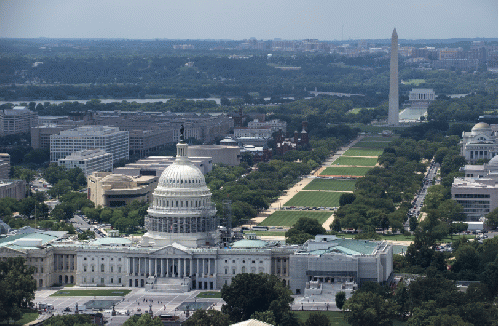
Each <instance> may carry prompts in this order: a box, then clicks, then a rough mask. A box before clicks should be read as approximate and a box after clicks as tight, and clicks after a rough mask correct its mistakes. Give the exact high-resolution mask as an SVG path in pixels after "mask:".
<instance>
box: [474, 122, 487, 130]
mask: <svg viewBox="0 0 499 326" xmlns="http://www.w3.org/2000/svg"><path fill="white" fill-rule="evenodd" d="M479 130H480V131H481V130H490V126H489V125H488V124H486V123H485V122H479V123H477V124H476V125H475V126H474V127H473V128H471V131H479Z"/></svg>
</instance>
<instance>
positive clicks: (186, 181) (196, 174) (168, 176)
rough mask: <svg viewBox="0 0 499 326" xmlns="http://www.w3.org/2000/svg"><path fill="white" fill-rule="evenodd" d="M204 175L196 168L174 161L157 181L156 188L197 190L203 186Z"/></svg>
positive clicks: (189, 164)
mask: <svg viewBox="0 0 499 326" xmlns="http://www.w3.org/2000/svg"><path fill="white" fill-rule="evenodd" d="M205 185H206V183H205V180H204V175H203V173H202V172H201V170H199V169H198V168H197V167H196V166H194V165H193V164H191V163H190V162H189V163H187V164H186V163H182V164H179V162H177V161H175V163H173V164H172V165H170V166H169V167H167V168H166V169H165V170H164V171H163V173H162V174H161V177H160V178H159V181H158V188H159V187H161V188H198V187H201V186H205Z"/></svg>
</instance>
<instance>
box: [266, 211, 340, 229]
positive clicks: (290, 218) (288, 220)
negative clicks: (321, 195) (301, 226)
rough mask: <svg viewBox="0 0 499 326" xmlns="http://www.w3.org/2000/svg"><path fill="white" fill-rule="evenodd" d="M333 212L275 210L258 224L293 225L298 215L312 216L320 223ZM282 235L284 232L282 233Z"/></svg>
mask: <svg viewBox="0 0 499 326" xmlns="http://www.w3.org/2000/svg"><path fill="white" fill-rule="evenodd" d="M332 213H333V212H324V211H323V212H320V211H319V212H311V211H285V210H283V211H276V212H274V213H272V215H270V216H269V217H267V218H266V219H265V220H264V221H263V222H262V223H260V224H259V225H262V226H290V227H291V226H293V225H295V223H296V222H297V221H298V219H299V218H300V217H309V218H314V219H316V220H317V221H319V223H320V224H322V223H324V222H325V221H326V220H327V219H328V218H329V217H330V216H331V214H332ZM283 235H284V234H283Z"/></svg>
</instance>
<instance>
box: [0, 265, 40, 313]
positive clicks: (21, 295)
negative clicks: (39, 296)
mask: <svg viewBox="0 0 499 326" xmlns="http://www.w3.org/2000/svg"><path fill="white" fill-rule="evenodd" d="M25 262H26V260H25V259H24V258H22V257H15V258H10V257H9V258H7V259H6V260H1V261H0V293H2V295H0V307H1V309H0V321H8V320H9V319H14V320H18V319H19V318H21V308H28V307H29V306H30V305H31V300H33V299H34V298H35V290H36V282H35V280H34V279H33V273H34V268H33V267H30V266H27V265H26V264H25Z"/></svg>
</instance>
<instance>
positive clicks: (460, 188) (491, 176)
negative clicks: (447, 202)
mask: <svg viewBox="0 0 499 326" xmlns="http://www.w3.org/2000/svg"><path fill="white" fill-rule="evenodd" d="M464 173H465V177H464V178H454V182H453V183H452V188H451V195H452V199H454V200H455V201H457V202H458V203H459V204H460V205H461V206H463V211H464V213H465V214H466V216H467V218H468V220H470V221H478V220H479V219H480V218H481V217H484V216H485V215H487V214H488V213H489V212H491V211H493V210H494V209H495V208H497V189H498V187H497V156H495V157H494V158H493V159H492V160H490V162H489V163H487V164H483V165H466V166H465V168H464Z"/></svg>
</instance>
